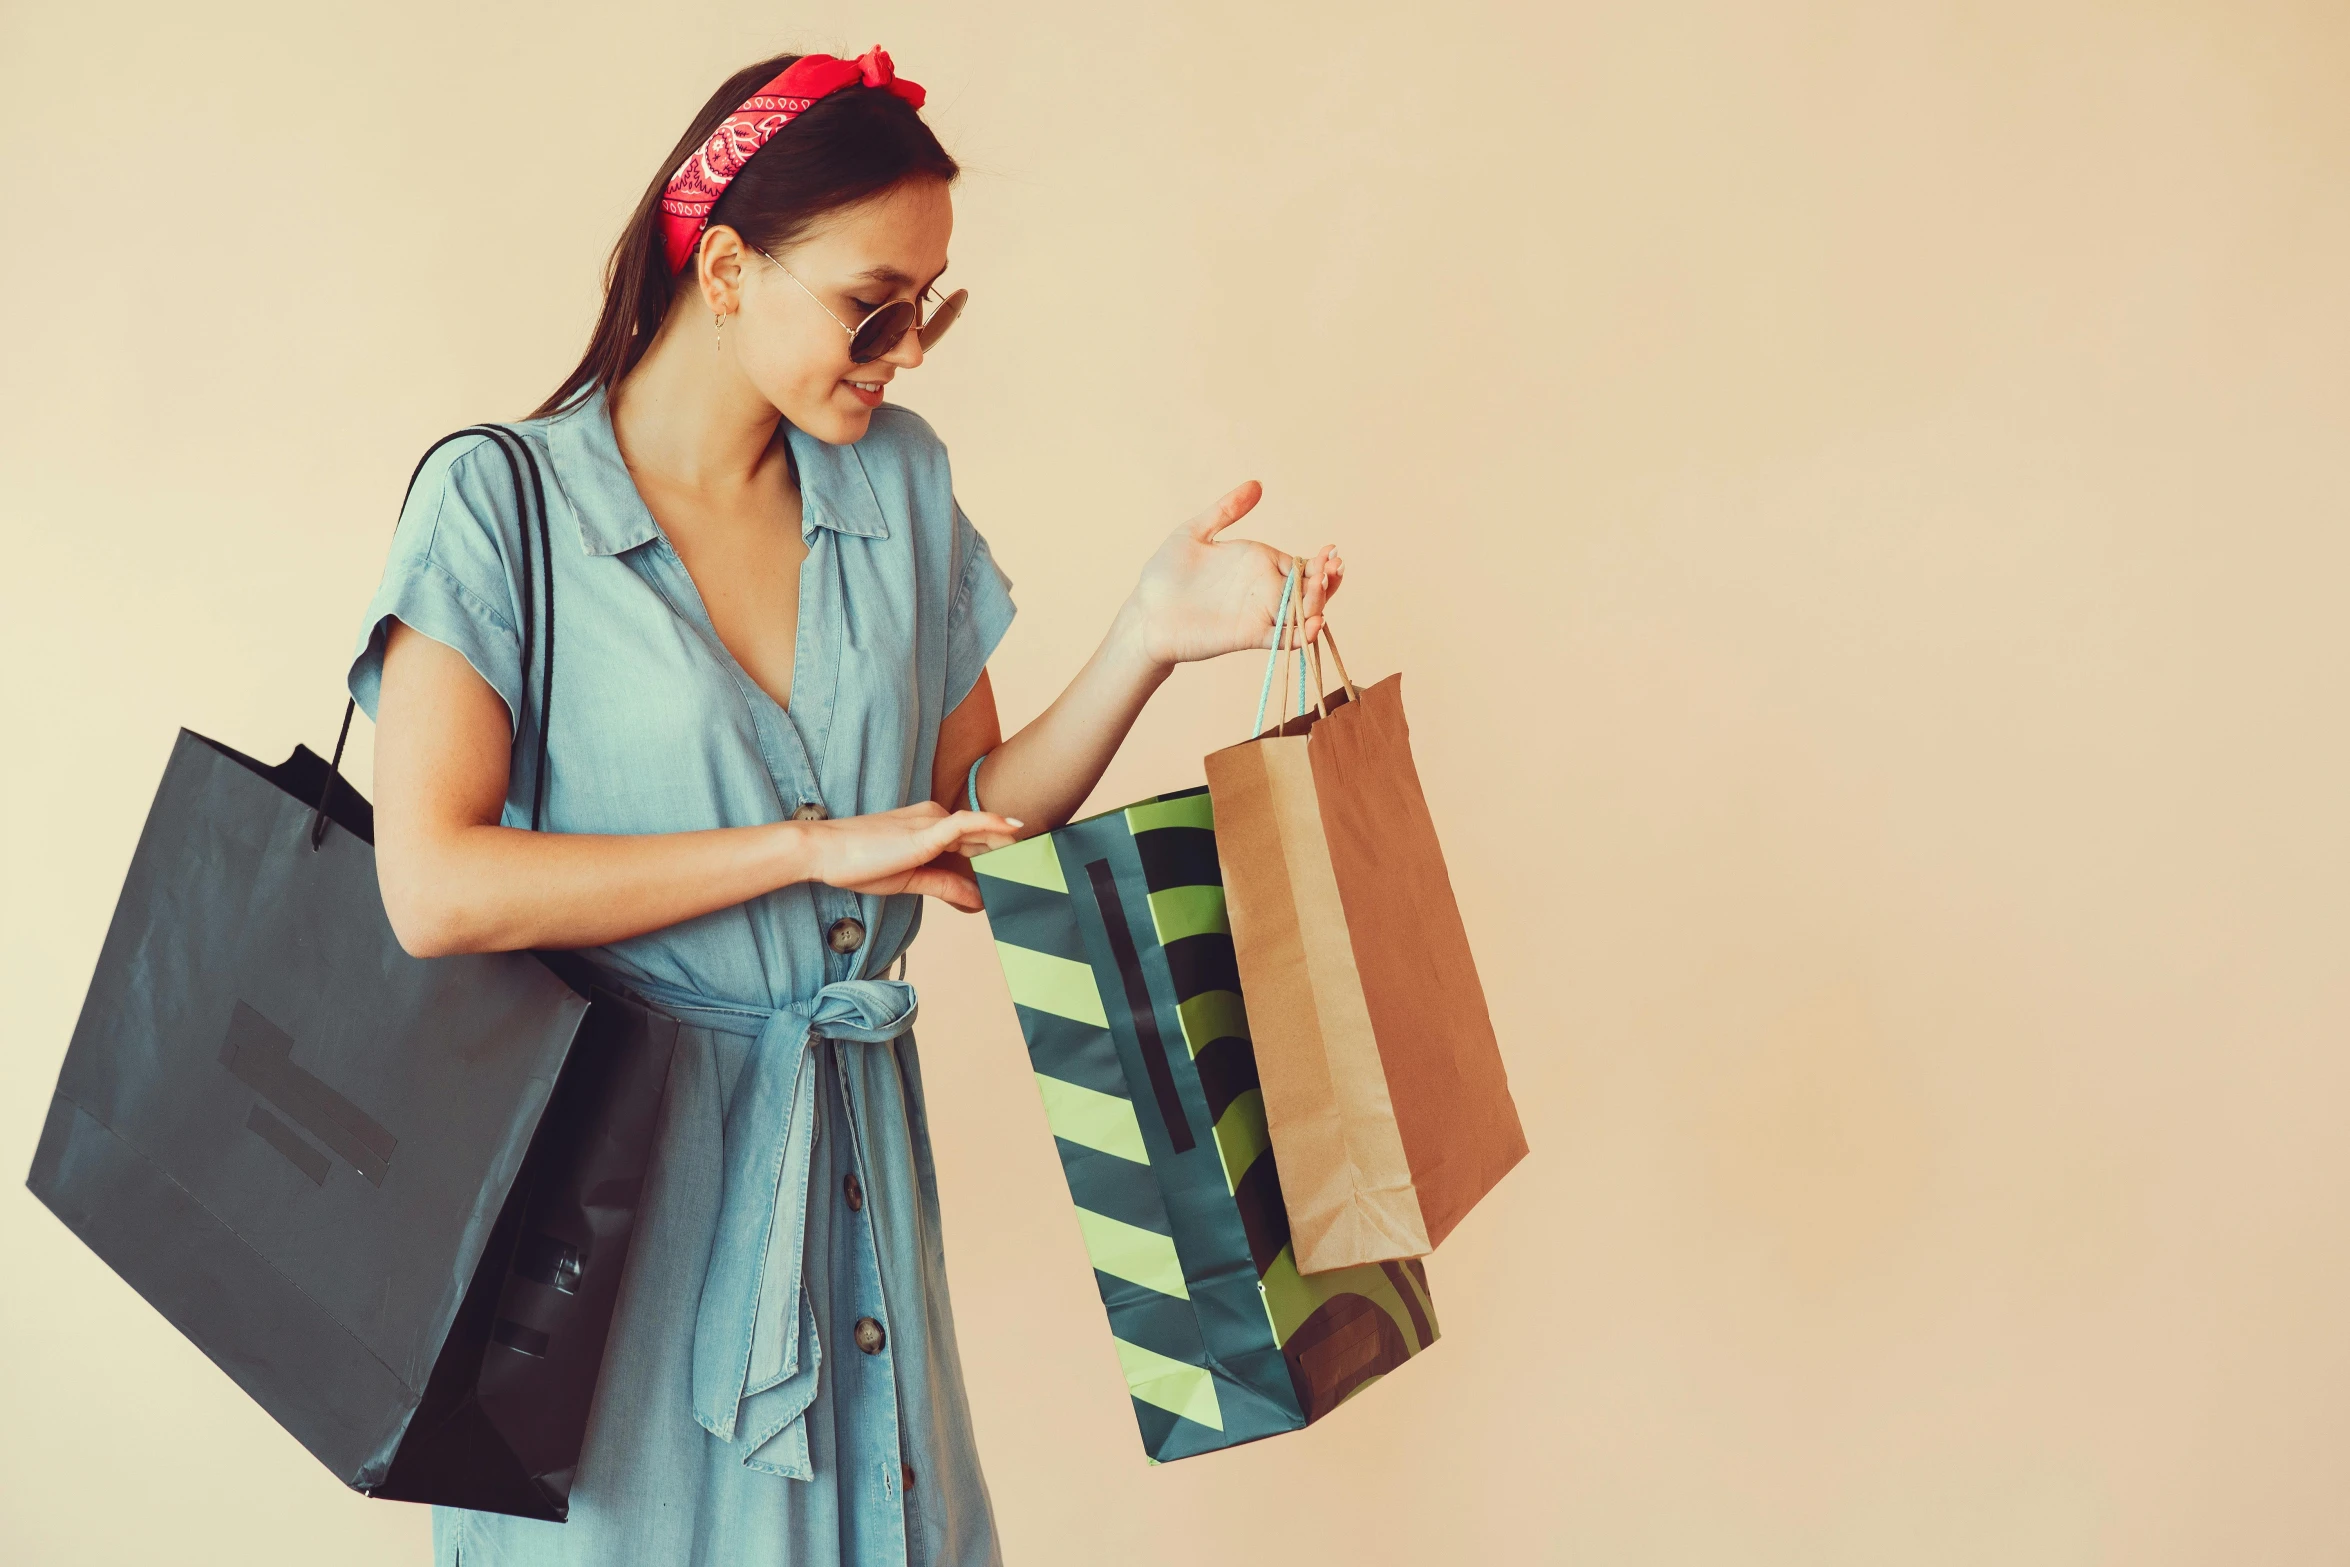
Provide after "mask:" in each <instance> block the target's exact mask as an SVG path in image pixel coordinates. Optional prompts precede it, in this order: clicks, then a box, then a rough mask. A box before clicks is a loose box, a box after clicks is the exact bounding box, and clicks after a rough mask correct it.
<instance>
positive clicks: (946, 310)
mask: <svg viewBox="0 0 2350 1567" xmlns="http://www.w3.org/2000/svg"><path fill="white" fill-rule="evenodd" d="M970 297H971V291H970V290H969V289H967V288H958V289H956V290H955V291H954V292H953V293H951V294H949V295H947V297H946V298H944V299H942V300H940V301H939V302H938V308H937V309H936V310H933V311H932V312H930V319H929V320H927V321H925V322H923V323H922V346H923V347H924V348H930V347H933V346H935V345H936V344H937V342H938V340H939V339H940V338H942V337H944V336H946V335H947V328H948V327H950V326H953V325H954V324H955V317H957V316H959V315H961V314H962V313H963V302H964V301H965V300H967V299H969V298H970Z"/></svg>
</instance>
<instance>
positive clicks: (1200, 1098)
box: [971, 788, 1436, 1461]
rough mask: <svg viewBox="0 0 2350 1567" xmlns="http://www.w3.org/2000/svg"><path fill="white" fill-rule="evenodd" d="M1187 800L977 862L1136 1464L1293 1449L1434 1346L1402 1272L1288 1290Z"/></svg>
mask: <svg viewBox="0 0 2350 1567" xmlns="http://www.w3.org/2000/svg"><path fill="white" fill-rule="evenodd" d="M1212 813H1213V806H1212V805H1211V804H1210V803H1209V798H1208V792H1207V790H1206V789H1204V788H1201V789H1188V790H1184V791H1181V792H1179V793H1175V794H1166V795H1160V796H1158V797H1156V798H1155V799H1149V800H1144V801H1141V802H1139V803H1137V804H1134V805H1130V806H1127V807H1126V808H1125V809H1124V810H1119V811H1108V812H1104V813H1103V814H1102V815H1099V816H1091V817H1087V818H1086V819H1085V820H1083V821H1079V822H1072V823H1070V824H1069V825H1068V826H1066V827H1063V828H1061V829H1060V830H1059V831H1057V832H1053V833H1049V834H1045V835H1042V836H1039V837H1035V838H1029V839H1025V840H1023V841H1022V842H1019V843H1016V844H1013V845H1011V846H1010V847H1009V848H1003V849H998V850H996V851H994V852H993V853H990V854H983V855H980V856H978V857H977V858H975V859H974V860H973V861H972V862H971V864H972V869H973V870H975V871H977V872H978V875H979V889H980V893H981V895H982V896H983V898H984V899H985V901H986V904H987V917H988V923H989V925H990V926H991V927H992V929H993V931H994V935H995V939H996V952H997V955H998V956H999V957H1000V959H1001V960H1002V962H1003V968H1004V979H1005V982H1006V983H1007V984H1008V985H1009V987H1010V989H1011V992H1012V1001H1013V1005H1014V1007H1015V1008H1016V1009H1017V1011H1018V1013H1019V1017H1020V1028H1021V1032H1022V1033H1023V1034H1024V1035H1025V1036H1026V1038H1027V1041H1028V1054H1029V1059H1030V1061H1031V1062H1032V1063H1033V1065H1034V1066H1035V1068H1036V1084H1037V1088H1038V1089H1039V1090H1040V1091H1041V1092H1042V1094H1043V1096H1044V1107H1045V1117H1046V1119H1047V1120H1048V1121H1049V1122H1050V1123H1051V1125H1052V1129H1053V1137H1054V1140H1055V1142H1056V1143H1057V1144H1058V1146H1059V1148H1060V1153H1061V1167H1062V1169H1063V1171H1064V1172H1065V1173H1066V1174H1067V1175H1068V1178H1069V1194H1070V1196H1071V1197H1073V1198H1074V1199H1075V1200H1076V1203H1077V1222H1078V1225H1079V1227H1080V1228H1081V1229H1082V1230H1083V1232H1084V1235H1085V1249H1086V1251H1087V1252H1088V1253H1089V1254H1091V1256H1092V1259H1093V1267H1094V1281H1095V1283H1097V1284H1098V1285H1099V1286H1100V1287H1101V1292H1102V1304H1103V1305H1104V1306H1105V1307H1107V1308H1108V1311H1109V1316H1110V1332H1111V1335H1112V1337H1113V1338H1114V1340H1115V1342H1116V1344H1117V1347H1118V1359H1119V1362H1120V1363H1121V1364H1122V1365H1123V1366H1124V1368H1125V1372H1126V1386H1127V1389H1128V1391H1129V1392H1131V1393H1132V1394H1133V1397H1134V1413H1135V1418H1136V1420H1137V1421H1138V1422H1139V1423H1140V1425H1141V1427H1142V1444H1143V1448H1144V1450H1145V1451H1146V1452H1147V1453H1149V1455H1150V1457H1151V1458H1152V1459H1153V1460H1154V1461H1165V1460H1168V1459H1175V1458H1188V1457H1190V1456H1191V1455H1192V1454H1194V1453H1204V1452H1210V1451H1212V1450H1214V1449H1216V1448H1222V1447H1232V1446H1236V1445H1237V1444H1239V1443H1242V1442H1251V1441H1255V1440H1256V1439H1257V1438H1259V1437H1266V1436H1273V1435H1276V1434H1278V1433H1280V1432H1283V1431H1295V1430H1297V1429H1298V1428H1299V1427H1301V1426H1305V1425H1308V1424H1310V1423H1312V1422H1313V1421H1315V1420H1318V1419H1320V1418H1321V1417H1322V1416H1323V1415H1326V1414H1328V1413H1329V1412H1330V1411H1331V1410H1332V1409H1334V1408H1336V1407H1337V1406H1338V1405H1339V1404H1340V1403H1342V1402H1343V1401H1344V1400H1346V1399H1347V1398H1348V1397H1349V1396H1351V1395H1352V1394H1354V1393H1355V1392H1357V1391H1358V1390H1360V1389H1361V1388H1363V1387H1365V1386H1366V1385H1368V1384H1369V1383H1371V1382H1372V1381H1374V1380H1376V1379H1377V1378H1379V1377H1380V1376H1383V1375H1385V1374H1386V1373H1387V1372H1389V1371H1392V1370H1393V1369H1395V1368H1396V1367H1397V1366H1400V1365H1402V1364H1403V1363H1404V1362H1405V1361H1406V1360H1408V1359H1410V1358H1411V1357H1412V1356H1413V1355H1415V1354H1417V1353H1419V1352H1420V1351H1421V1350H1423V1349H1426V1348H1427V1347H1428V1346H1429V1344H1431V1343H1432V1342H1434V1341H1435V1338H1436V1319H1435V1308H1434V1306H1433V1305H1432V1304H1431V1303H1430V1301H1429V1298H1428V1279H1427V1275H1426V1273H1424V1272H1423V1271H1422V1269H1421V1267H1420V1264H1419V1263H1418V1262H1417V1261H1405V1262H1388V1263H1378V1264H1373V1265H1369V1266H1365V1267H1354V1268H1341V1269H1338V1270H1335V1271H1332V1272H1328V1273H1316V1274H1311V1275H1306V1274H1300V1273H1299V1272H1298V1271H1297V1266H1296V1263H1295V1261H1294V1259H1293V1258H1292V1256H1291V1254H1290V1248H1289V1221H1288V1218H1287V1216H1286V1213H1285V1212H1284V1210H1283V1207H1282V1202H1281V1184H1280V1177H1279V1175H1278V1174H1277V1173H1276V1171H1275V1169H1274V1164H1273V1151H1272V1149H1271V1147H1270V1146H1268V1144H1267V1141H1266V1136H1265V1107H1264V1100H1263V1098H1262V1096H1261V1095H1260V1094H1259V1093H1258V1090H1257V1070H1256V1061H1255V1058H1254V1056H1253V1054H1252V1053H1251V1049H1250V1045H1249V1033H1248V1016H1247V1013H1246V1011H1245V1010H1244V1008H1243V1007H1242V1004H1241V996H1240V978H1239V970H1238V966H1237V964H1236V963H1235V961H1234V958H1233V952H1232V934H1231V929H1230V927H1229V926H1228V925H1227V924H1226V923H1225V918H1224V886H1223V880H1222V877H1221V875H1220V873H1219V871H1218V869H1217V863H1216V834H1215V819H1214V816H1213V814H1212Z"/></svg>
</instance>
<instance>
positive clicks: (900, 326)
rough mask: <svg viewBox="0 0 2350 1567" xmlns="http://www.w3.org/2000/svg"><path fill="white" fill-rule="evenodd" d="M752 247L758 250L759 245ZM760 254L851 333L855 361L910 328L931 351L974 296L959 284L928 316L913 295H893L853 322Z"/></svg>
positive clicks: (886, 347)
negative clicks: (869, 313)
mask: <svg viewBox="0 0 2350 1567" xmlns="http://www.w3.org/2000/svg"><path fill="white" fill-rule="evenodd" d="M751 248H752V249H753V250H759V247H758V246H756V245H754V246H752V247H751ZM759 254H760V255H762V256H766V257H767V262H768V264H769V265H770V266H772V267H774V268H775V270H776V271H778V272H780V273H782V274H783V275H784V276H785V277H787V278H790V279H791V280H792V281H793V282H794V283H799V287H800V292H801V293H803V294H805V295H807V296H808V297H809V298H810V299H815V300H816V308H817V309H819V310H821V311H823V312H824V313H825V314H826V315H828V316H832V319H833V322H834V324H835V325H837V326H838V327H839V328H840V329H841V330H842V331H843V332H846V333H848V334H849V359H850V361H851V362H852V363H855V364H861V365H869V364H871V363H872V362H873V361H874V360H876V359H879V358H880V357H881V356H882V355H884V354H886V353H888V352H889V351H890V350H891V349H893V348H895V347H897V346H898V344H899V343H900V342H901V341H902V340H903V339H904V338H905V335H906V334H907V333H908V332H912V333H914V334H915V335H916V336H917V337H919V338H921V339H922V349H923V352H925V353H927V352H929V351H930V349H931V348H932V347H933V346H934V345H935V344H936V343H937V342H938V340H939V339H940V338H942V337H944V336H946V335H947V328H948V327H950V326H953V325H954V324H955V317H957V316H959V315H961V314H962V313H963V302H964V301H965V300H967V299H969V298H970V297H971V291H970V290H969V289H967V288H958V289H956V290H955V291H954V292H953V293H951V294H949V295H947V297H946V298H944V299H942V300H940V301H939V302H938V303H937V304H936V305H934V306H932V307H931V311H930V314H929V315H928V316H927V317H925V316H924V315H923V314H922V307H921V305H920V304H919V303H918V302H916V301H914V300H911V299H893V300H891V301H890V302H889V303H888V304H886V305H883V306H882V307H881V308H879V309H878V310H875V311H874V312H873V313H872V314H871V315H869V316H867V317H866V318H865V319H864V320H862V321H860V322H858V323H857V324H856V325H855V326H851V325H849V324H848V323H847V322H846V321H843V320H841V318H840V317H838V316H833V315H832V307H831V306H830V305H828V304H826V303H825V302H824V301H823V300H821V299H817V298H816V291H815V290H814V289H812V288H810V287H809V286H808V285H807V284H805V283H800V280H799V278H798V276H797V275H795V274H794V273H793V271H792V269H791V268H789V267H787V266H785V265H784V264H783V263H782V262H780V261H777V260H776V259H775V258H774V257H773V256H768V255H767V252H766V251H764V250H759ZM926 292H927V291H926Z"/></svg>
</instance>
